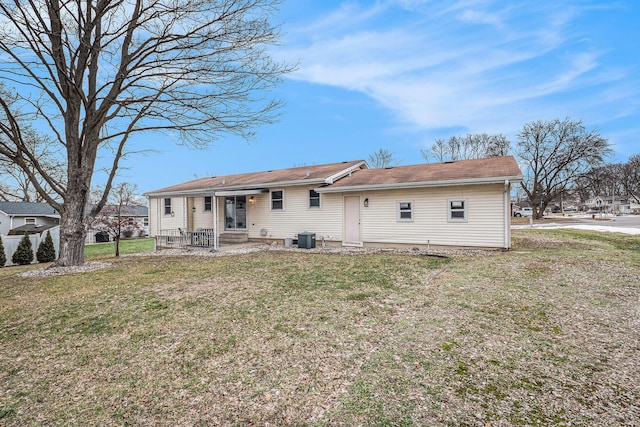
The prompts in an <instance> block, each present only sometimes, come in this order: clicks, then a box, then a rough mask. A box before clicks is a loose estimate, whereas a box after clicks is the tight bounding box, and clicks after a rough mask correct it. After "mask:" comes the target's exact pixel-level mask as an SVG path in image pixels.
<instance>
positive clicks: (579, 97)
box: [97, 0, 640, 192]
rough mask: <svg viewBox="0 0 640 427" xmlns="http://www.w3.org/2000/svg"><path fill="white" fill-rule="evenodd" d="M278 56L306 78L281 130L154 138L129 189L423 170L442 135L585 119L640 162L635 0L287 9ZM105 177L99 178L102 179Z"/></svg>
mask: <svg viewBox="0 0 640 427" xmlns="http://www.w3.org/2000/svg"><path fill="white" fill-rule="evenodd" d="M277 19H278V20H279V21H281V22H282V23H283V28H282V30H283V38H282V41H281V45H280V46H279V47H278V48H277V49H275V50H274V56H276V57H277V58H282V59H285V60H287V61H289V62H290V63H298V64H299V65H298V69H297V71H295V72H294V73H292V74H290V75H289V76H288V77H287V79H286V81H285V82H284V83H283V84H282V85H281V86H280V87H278V89H277V90H276V91H275V92H274V96H275V97H277V98H280V99H282V100H284V101H285V102H286V106H285V107H284V108H283V110H282V112H281V113H282V116H281V119H280V121H279V122H278V123H276V124H273V125H268V126H264V127H261V128H259V129H257V135H256V138H255V140H254V141H251V142H246V141H244V140H239V139H237V138H234V137H231V136H230V137H228V138H222V139H220V140H218V141H214V142H212V144H211V146H210V147H209V149H207V150H191V149H188V148H184V147H180V146H177V145H175V144H174V143H173V142H171V141H170V140H168V139H163V138H162V137H159V136H157V135H148V136H146V137H143V138H139V139H138V141H137V142H135V144H134V148H140V149H145V148H147V147H150V146H153V147H154V148H155V150H157V151H154V152H149V153H148V154H146V155H136V156H133V157H131V158H130V159H128V160H127V162H126V166H127V167H128V169H126V170H123V171H122V173H121V178H120V180H121V181H130V182H135V183H137V184H138V186H139V189H140V191H141V192H145V191H150V190H154V189H158V188H161V187H165V186H168V185H173V184H177V183H180V182H184V181H188V180H191V179H194V178H195V177H202V176H210V175H225V174H232V173H242V172H251V171H260V170H268V169H280V168H288V167H292V166H297V165H303V164H305V165H313V164H322V163H330V162H338V161H344V160H355V159H366V158H367V156H368V155H369V154H371V153H372V152H374V151H376V150H378V149H380V148H384V149H386V150H389V151H390V152H392V153H393V154H394V155H395V157H396V158H397V159H398V160H399V161H400V162H401V163H402V164H416V163H422V162H423V159H422V157H421V156H420V149H422V148H428V147H430V146H431V144H432V143H433V141H434V139H436V138H448V137H449V136H452V135H463V134H466V133H482V132H487V133H504V134H505V135H507V137H508V138H509V140H510V141H511V142H512V147H514V146H515V142H516V134H517V133H518V131H519V130H520V129H521V128H522V125H523V124H524V123H527V122H529V121H533V120H538V119H545V120H549V119H554V118H561V119H562V118H565V117H571V118H572V119H576V120H578V119H582V120H583V121H584V124H585V125H586V127H587V128H589V129H591V128H598V129H599V130H600V132H601V133H602V135H603V136H604V137H606V138H608V139H609V141H610V142H611V143H612V144H613V147H614V149H615V155H614V156H613V157H612V158H611V159H610V160H611V161H625V160H626V159H627V158H628V157H629V156H631V155H633V154H639V153H640V93H639V92H640V30H639V29H638V28H640V26H638V22H640V2H637V1H635V0H627V1H589V0H581V1H578V0H576V1H562V0H556V1H540V0H538V1H490V0H467V1H465V0H461V1H428V0H380V1H328V0H322V1H320V0H314V1H311V0H290V1H286V0H285V2H284V3H283V4H282V6H281V10H280V14H279V15H278V16H277ZM97 180H99V177H97Z"/></svg>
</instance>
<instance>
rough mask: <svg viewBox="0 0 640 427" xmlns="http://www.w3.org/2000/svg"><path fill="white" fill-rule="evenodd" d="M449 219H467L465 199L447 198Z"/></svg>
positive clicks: (458, 220)
mask: <svg viewBox="0 0 640 427" xmlns="http://www.w3.org/2000/svg"><path fill="white" fill-rule="evenodd" d="M449 221H452V222H466V221H467V202H466V200H449Z"/></svg>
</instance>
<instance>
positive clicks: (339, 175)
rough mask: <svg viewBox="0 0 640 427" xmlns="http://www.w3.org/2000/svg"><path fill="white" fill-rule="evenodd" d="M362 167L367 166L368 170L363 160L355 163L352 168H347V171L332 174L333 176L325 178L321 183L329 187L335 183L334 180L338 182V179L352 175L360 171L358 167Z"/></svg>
mask: <svg viewBox="0 0 640 427" xmlns="http://www.w3.org/2000/svg"><path fill="white" fill-rule="evenodd" d="M362 165H365V166H367V169H368V168H369V166H368V165H367V162H365V161H364V160H363V161H361V162H358V163H356V164H355V165H353V166H350V167H348V168H347V169H344V170H341V171H340V172H338V173H334V174H333V175H331V176H328V177H326V178H325V179H324V180H322V182H324V183H325V184H329V185H331V184H333V183H334V182H336V180H338V179H340V178H342V177H345V176H347V175H349V174H350V173H352V172H355V171H357V170H358V169H360V167H361V166H362Z"/></svg>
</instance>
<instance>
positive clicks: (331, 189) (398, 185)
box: [314, 176, 522, 193]
mask: <svg viewBox="0 0 640 427" xmlns="http://www.w3.org/2000/svg"><path fill="white" fill-rule="evenodd" d="M505 180H508V181H509V182H511V183H519V182H520V181H522V177H521V176H510V177H500V178H499V177H493V178H472V179H455V180H446V181H421V182H399V183H395V184H372V185H354V186H352V187H331V186H327V187H321V188H316V189H314V191H316V192H317V193H346V192H352V191H373V190H391V189H400V188H419V187H422V188H424V187H453V186H460V185H474V184H504V182H505Z"/></svg>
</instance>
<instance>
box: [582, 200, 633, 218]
mask: <svg viewBox="0 0 640 427" xmlns="http://www.w3.org/2000/svg"><path fill="white" fill-rule="evenodd" d="M584 204H585V206H586V207H587V208H588V209H590V210H599V211H600V212H603V213H616V214H622V215H628V214H631V213H633V208H632V201H631V200H630V199H629V198H628V197H626V196H596V197H593V198H591V199H589V200H587V201H586V202H585V203H584Z"/></svg>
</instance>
